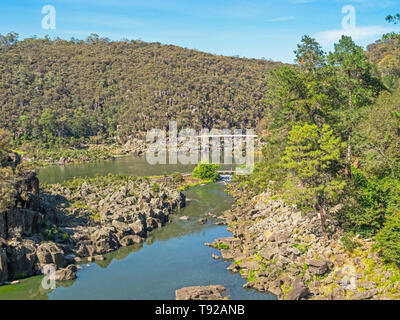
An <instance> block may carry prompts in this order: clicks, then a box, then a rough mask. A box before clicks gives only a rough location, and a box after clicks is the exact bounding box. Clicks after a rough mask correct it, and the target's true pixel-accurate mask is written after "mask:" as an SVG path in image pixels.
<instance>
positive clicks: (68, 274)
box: [54, 265, 78, 281]
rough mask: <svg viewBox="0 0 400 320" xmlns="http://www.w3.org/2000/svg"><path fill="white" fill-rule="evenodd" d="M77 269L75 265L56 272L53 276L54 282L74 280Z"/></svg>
mask: <svg viewBox="0 0 400 320" xmlns="http://www.w3.org/2000/svg"><path fill="white" fill-rule="evenodd" d="M77 270H78V269H77V267H76V266H75V265H69V266H68V267H66V268H64V269H60V270H57V271H56V272H55V274H54V280H56V281H68V280H74V279H76V272H77Z"/></svg>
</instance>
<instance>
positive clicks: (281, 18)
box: [268, 16, 295, 22]
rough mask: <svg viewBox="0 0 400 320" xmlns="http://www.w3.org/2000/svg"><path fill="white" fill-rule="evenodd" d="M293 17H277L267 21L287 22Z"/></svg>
mask: <svg viewBox="0 0 400 320" xmlns="http://www.w3.org/2000/svg"><path fill="white" fill-rule="evenodd" d="M294 18H295V17H293V16H288V17H279V18H274V19H270V20H268V21H269V22H280V21H288V20H293V19H294Z"/></svg>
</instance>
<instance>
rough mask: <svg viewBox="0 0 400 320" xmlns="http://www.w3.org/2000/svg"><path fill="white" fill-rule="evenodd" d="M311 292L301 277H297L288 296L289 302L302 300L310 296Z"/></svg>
mask: <svg viewBox="0 0 400 320" xmlns="http://www.w3.org/2000/svg"><path fill="white" fill-rule="evenodd" d="M309 293H310V291H309V289H308V288H307V286H305V284H304V282H303V280H302V279H301V277H297V278H296V279H295V280H294V282H293V283H292V289H291V290H290V291H289V293H288V295H287V296H286V298H287V300H300V299H304V298H306V297H307V296H308V295H309Z"/></svg>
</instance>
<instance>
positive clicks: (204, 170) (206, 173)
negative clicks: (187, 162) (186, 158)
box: [192, 163, 220, 181]
mask: <svg viewBox="0 0 400 320" xmlns="http://www.w3.org/2000/svg"><path fill="white" fill-rule="evenodd" d="M219 168H220V166H219V165H218V164H209V163H200V164H198V166H197V167H196V168H194V170H193V173H192V175H193V177H195V178H198V179H202V180H209V181H217V180H218V179H219V173H218V172H217V170H218V169H219Z"/></svg>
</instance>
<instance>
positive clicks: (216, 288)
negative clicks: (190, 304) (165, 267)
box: [175, 285, 226, 300]
mask: <svg viewBox="0 0 400 320" xmlns="http://www.w3.org/2000/svg"><path fill="white" fill-rule="evenodd" d="M225 292H226V289H225V287H224V286H222V285H212V286H194V287H186V288H182V289H178V290H176V291H175V299H176V300H223V299H224V295H223V294H224V293H225Z"/></svg>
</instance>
